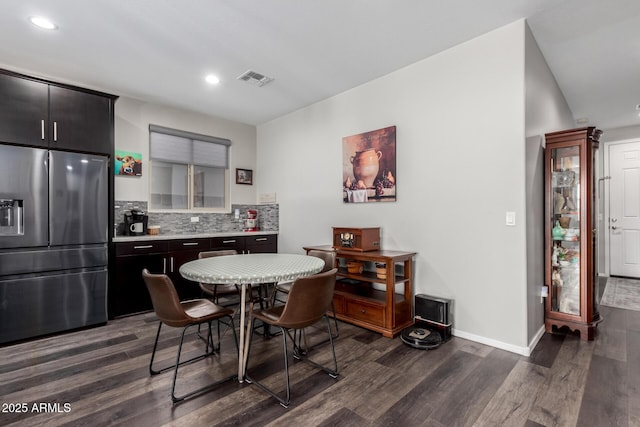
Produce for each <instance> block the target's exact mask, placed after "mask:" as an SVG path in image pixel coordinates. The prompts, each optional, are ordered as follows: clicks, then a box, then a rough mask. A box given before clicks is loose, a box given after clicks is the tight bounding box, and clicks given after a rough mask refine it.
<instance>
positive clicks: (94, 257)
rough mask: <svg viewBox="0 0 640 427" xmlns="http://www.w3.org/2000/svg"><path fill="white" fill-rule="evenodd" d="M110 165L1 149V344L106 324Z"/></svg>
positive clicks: (77, 156)
mask: <svg viewBox="0 0 640 427" xmlns="http://www.w3.org/2000/svg"><path fill="white" fill-rule="evenodd" d="M108 161H109V160H108V157H105V156H98V155H91V154H81V153H71V152H63V151H55V150H46V149H39V148H28V147H18V146H10V145H0V343H7V342H12V341H17V340H22V339H25V338H31V337H35V336H40V335H45V334H50V333H54V332H60V331H64V330H69V329H74V328H79V327H83V326H89V325H95V324H99V323H104V322H106V321H107V262H108V249H107V247H108V245H107V242H108V225H107V224H108V165H109V163H108Z"/></svg>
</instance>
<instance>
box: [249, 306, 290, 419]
mask: <svg viewBox="0 0 640 427" xmlns="http://www.w3.org/2000/svg"><path fill="white" fill-rule="evenodd" d="M255 320H256V319H255V318H252V320H251V328H252V329H253V327H254V323H255ZM280 329H281V330H282V342H283V347H284V372H285V379H286V386H287V387H286V395H285V397H284V398H283V397H281V396H278V394H276V392H274V391H273V390H271V389H270V388H269V387H267V386H265V385H264V384H262V383H260V382H259V381H256V380H255V379H253V378H251V377H250V376H249V360H250V359H251V343H252V342H253V334H252V335H251V338H250V339H249V348H248V349H247V370H246V373H245V379H246V380H247V382H249V383H253V384H255V385H257V386H258V387H259V388H260V389H262V390H263V391H264V392H266V393H268V394H269V395H271V396H273V397H275V398H276V399H277V400H278V402H280V405H282V406H283V407H284V408H288V407H289V403H290V402H291V385H290V382H289V352H288V350H287V332H286V331H285V329H284V328H280Z"/></svg>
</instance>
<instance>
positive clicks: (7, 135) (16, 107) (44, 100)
mask: <svg viewBox="0 0 640 427" xmlns="http://www.w3.org/2000/svg"><path fill="white" fill-rule="evenodd" d="M48 116H49V86H48V85H46V84H43V83H40V82H36V81H33V80H27V79H21V78H18V77H15V76H12V75H8V74H1V73H0V123H2V126H0V141H1V142H5V143H13V144H21V145H31V146H35V147H44V148H46V147H48V144H49V142H48V139H47V137H46V130H47V129H46V124H47V119H48Z"/></svg>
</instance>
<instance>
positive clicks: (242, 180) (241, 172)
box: [236, 168, 253, 185]
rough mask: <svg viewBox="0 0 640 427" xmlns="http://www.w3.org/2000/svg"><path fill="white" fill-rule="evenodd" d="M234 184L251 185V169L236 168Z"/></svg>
mask: <svg viewBox="0 0 640 427" xmlns="http://www.w3.org/2000/svg"><path fill="white" fill-rule="evenodd" d="M236 184H245V185H253V170H252V169H238V168H236Z"/></svg>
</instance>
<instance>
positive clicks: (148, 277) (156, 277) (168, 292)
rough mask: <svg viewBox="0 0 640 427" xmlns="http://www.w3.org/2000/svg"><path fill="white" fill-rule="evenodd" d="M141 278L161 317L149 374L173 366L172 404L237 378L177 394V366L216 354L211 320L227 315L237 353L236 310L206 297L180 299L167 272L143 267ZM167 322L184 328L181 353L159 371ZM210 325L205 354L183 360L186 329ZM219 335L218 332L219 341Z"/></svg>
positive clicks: (163, 370) (170, 325) (227, 378)
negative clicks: (160, 346) (157, 357)
mask: <svg viewBox="0 0 640 427" xmlns="http://www.w3.org/2000/svg"><path fill="white" fill-rule="evenodd" d="M142 277H143V278H144V282H145V284H146V285H147V289H148V291H149V295H150V296H151V302H152V304H153V309H154V311H155V313H156V316H157V317H158V319H159V320H160V323H159V325H158V332H157V333H156V339H155V342H154V343H153V351H152V353H151V361H150V362H149V373H150V374H151V375H157V374H160V373H162V372H165V371H168V370H170V369H173V370H174V372H173V384H172V386H171V400H172V401H173V403H177V402H180V401H182V400H184V399H186V398H188V397H192V396H195V395H199V394H202V393H204V392H206V391H208V390H211V389H212V388H213V387H215V386H217V385H218V384H221V383H223V382H225V381H229V380H231V379H234V378H237V375H232V376H229V377H226V378H224V379H222V380H218V381H216V382H214V383H212V384H209V385H206V386H204V387H201V388H199V389H197V390H194V391H191V392H189V393H186V394H183V395H182V396H176V394H175V391H176V380H177V378H178V367H180V366H183V365H185V364H187V363H191V362H195V361H197V360H201V359H204V358H206V357H209V356H211V355H213V354H214V353H215V351H216V350H215V346H214V343H213V336H212V334H211V323H212V322H213V321H220V319H222V318H228V320H229V322H230V324H231V325H232V327H231V330H233V337H234V339H235V343H236V352H237V347H238V339H237V337H236V333H235V328H233V318H232V315H233V310H231V309H230V308H225V307H221V306H219V305H217V304H214V303H213V302H211V301H209V300H207V299H194V300H189V301H180V298H179V297H178V292H177V291H176V288H175V287H174V285H173V282H172V281H171V279H170V278H169V277H168V276H167V275H165V274H151V273H149V271H148V270H147V269H146V268H145V269H144V270H142ZM163 324H164V325H167V326H169V327H174V328H182V335H181V336H180V343H179V345H178V354H177V356H176V362H175V364H174V365H171V366H168V367H165V368H162V369H159V370H156V369H154V367H153V361H154V358H155V355H156V350H157V348H158V339H159V338H160V330H161V329H162V325H163ZM201 324H207V325H208V327H209V329H208V334H207V338H206V340H205V341H206V348H205V352H204V353H203V354H200V355H198V356H195V357H192V358H191V359H188V360H184V361H180V353H181V352H182V344H183V342H184V337H185V334H186V332H187V330H188V329H189V328H190V327H191V326H195V325H201ZM219 339H220V336H219V335H218V340H219Z"/></svg>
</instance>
